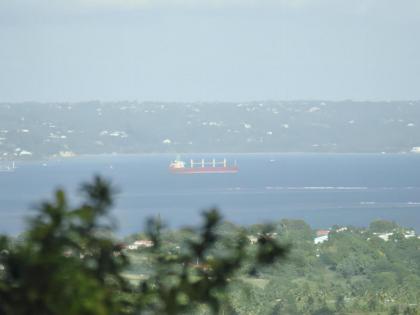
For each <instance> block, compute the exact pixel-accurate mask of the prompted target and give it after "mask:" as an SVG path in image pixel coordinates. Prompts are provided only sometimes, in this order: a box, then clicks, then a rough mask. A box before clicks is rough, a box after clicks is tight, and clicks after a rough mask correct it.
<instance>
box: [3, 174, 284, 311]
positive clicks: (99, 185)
mask: <svg viewBox="0 0 420 315" xmlns="http://www.w3.org/2000/svg"><path fill="white" fill-rule="evenodd" d="M81 191H82V193H83V196H84V201H83V202H82V204H81V205H80V206H79V207H76V208H71V207H70V206H69V203H68V201H67V199H66V196H65V193H64V192H63V191H61V190H58V191H57V192H56V193H55V197H54V200H53V201H52V202H44V203H42V204H41V206H40V207H39V209H38V215H37V216H35V217H34V218H33V219H32V220H30V222H29V227H28V230H27V231H26V233H25V234H24V236H23V237H22V238H21V239H20V240H12V239H10V238H8V237H5V236H3V237H1V238H0V267H1V268H0V314H1V315H3V314H4V315H9V314H13V315H27V314H36V315H50V314H51V315H56V314H63V315H76V314H77V315H107V314H180V313H187V312H193V313H194V310H199V309H202V308H203V307H204V306H206V305H207V306H208V307H209V309H210V310H211V311H212V312H217V311H219V310H220V308H221V306H224V309H229V308H228V304H226V298H225V296H226V289H227V287H228V285H229V282H230V281H231V279H232V278H233V277H234V276H235V274H236V272H237V271H238V270H239V269H241V267H243V265H244V264H245V261H247V262H248V263H247V265H248V266H250V269H249V273H252V271H253V270H254V269H255V268H257V267H260V266H264V265H270V264H272V263H274V262H276V261H277V260H278V259H280V258H282V257H284V256H285V254H286V253H287V248H286V247H285V246H282V245H280V244H279V243H278V242H276V241H275V240H274V239H273V238H271V237H270V234H269V233H270V230H269V229H268V228H267V229H265V230H264V231H263V233H261V234H260V236H259V238H258V243H257V248H256V249H255V250H254V251H249V250H248V249H247V248H248V246H249V242H248V239H247V238H246V236H245V234H244V233H243V232H241V231H237V233H233V232H232V233H229V237H228V238H227V237H223V236H221V235H219V234H218V233H217V230H218V228H219V227H220V225H221V217H220V215H219V214H218V212H217V211H216V210H212V211H209V212H207V213H205V214H204V224H203V226H201V227H200V228H197V229H193V230H191V238H190V239H188V240H187V241H186V245H185V248H184V250H183V251H180V252H179V253H170V252H168V251H167V248H166V247H165V246H164V243H163V241H162V231H161V230H162V225H161V222H160V221H156V220H150V221H149V222H148V224H147V235H148V237H149V238H150V239H151V240H152V241H153V244H154V245H153V247H152V248H151V250H150V253H149V256H150V259H151V266H152V268H153V270H152V273H151V275H150V277H149V278H148V279H146V280H145V281H143V282H142V283H141V284H140V286H139V287H136V286H132V285H130V284H129V283H128V282H127V281H126V280H125V278H124V277H123V276H122V272H123V271H124V270H126V269H127V268H128V267H129V265H130V261H129V259H128V257H127V256H126V254H125V252H124V250H123V247H122V246H121V245H119V243H118V242H117V241H116V240H115V239H114V238H113V237H112V231H113V229H114V223H113V221H112V220H111V219H110V216H109V213H110V208H111V206H112V204H113V202H112V200H113V198H112V192H113V189H112V188H111V185H110V184H109V183H108V182H106V181H104V180H103V179H101V178H99V177H97V178H95V180H94V181H93V183H89V184H85V185H83V186H82V189H81ZM216 244H218V246H217V250H215V249H216ZM250 253H252V254H250ZM197 262H199V264H197Z"/></svg>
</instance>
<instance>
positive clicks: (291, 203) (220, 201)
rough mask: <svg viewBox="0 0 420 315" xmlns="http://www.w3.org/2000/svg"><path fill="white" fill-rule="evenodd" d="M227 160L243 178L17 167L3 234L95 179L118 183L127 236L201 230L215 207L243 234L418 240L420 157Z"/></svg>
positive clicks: (10, 180) (96, 166) (66, 163)
mask: <svg viewBox="0 0 420 315" xmlns="http://www.w3.org/2000/svg"><path fill="white" fill-rule="evenodd" d="M190 157H193V158H194V157H195V158H201V157H203V156H201V155H200V156H191V155H189V156H185V158H186V159H187V158H190ZM208 157H209V158H211V157H213V156H208ZM216 157H217V156H216ZM227 157H228V158H229V159H232V160H233V159H236V160H237V162H238V165H239V167H240V172H239V173H238V174H234V175H232V174H207V175H172V174H170V173H169V172H168V168H167V167H168V164H169V162H170V160H171V159H172V158H173V156H172V155H154V156H100V157H83V158H75V159H65V160H61V161H48V162H47V163H46V164H44V165H43V164H41V163H19V164H18V165H17V166H18V169H17V170H16V172H14V173H0V187H1V189H0V233H4V232H6V233H10V234H17V233H19V232H20V231H22V229H23V228H24V224H25V223H24V222H25V221H24V218H25V217H27V216H29V215H31V213H33V212H34V211H33V209H34V207H35V206H36V203H37V202H39V201H41V200H42V199H45V198H49V196H50V195H51V192H52V189H53V188H55V187H58V186H60V187H64V188H65V189H66V190H67V191H68V192H70V193H71V194H73V196H76V192H77V188H78V186H79V184H80V182H83V181H86V180H88V179H90V178H91V177H92V176H93V174H101V175H104V176H105V177H107V178H109V179H112V181H113V183H114V185H115V186H116V187H117V188H118V189H119V191H120V193H119V194H118V196H117V199H116V201H117V202H116V206H115V208H114V210H113V215H114V216H115V217H116V218H117V219H118V222H119V233H120V234H128V233H131V232H136V231H139V230H141V229H142V228H143V223H144V221H145V218H147V217H150V216H153V215H158V214H159V215H160V217H161V218H162V219H163V220H165V221H166V222H167V223H168V224H169V225H170V226H172V227H177V226H181V225H189V224H194V223H197V222H198V221H199V218H200V212H201V211H202V210H203V209H206V208H209V207H212V206H217V207H218V208H220V209H221V210H222V212H223V213H224V216H225V217H226V218H227V219H228V220H230V221H233V222H237V223H241V224H252V223H260V222H266V221H268V220H280V219H281V218H299V219H304V220H306V221H307V222H308V223H310V224H311V225H312V226H313V227H324V228H326V227H329V226H331V225H333V224H342V225H344V224H351V225H357V226H366V225H367V224H368V223H369V222H370V221H372V220H375V219H379V218H381V219H388V220H395V221H397V222H398V223H400V224H402V225H405V226H411V227H414V228H415V229H416V230H417V231H419V232H420V155H331V154H316V155H315V154H271V155H270V154H265V155H231V156H227ZM219 158H222V157H221V156H219Z"/></svg>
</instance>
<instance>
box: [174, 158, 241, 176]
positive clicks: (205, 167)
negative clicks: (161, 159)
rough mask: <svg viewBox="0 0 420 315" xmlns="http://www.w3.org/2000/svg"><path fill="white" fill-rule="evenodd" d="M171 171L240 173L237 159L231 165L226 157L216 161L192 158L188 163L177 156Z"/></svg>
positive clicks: (186, 172)
mask: <svg viewBox="0 0 420 315" xmlns="http://www.w3.org/2000/svg"><path fill="white" fill-rule="evenodd" d="M169 171H170V172H171V173H173V174H235V173H238V171H239V168H238V166H237V164H236V161H234V163H233V165H231V166H229V165H228V162H227V160H226V159H223V160H222V161H216V159H212V160H210V161H205V160H204V159H201V160H198V161H194V160H190V161H189V163H187V162H185V161H182V160H181V159H179V158H177V159H176V160H175V161H172V162H171V164H169Z"/></svg>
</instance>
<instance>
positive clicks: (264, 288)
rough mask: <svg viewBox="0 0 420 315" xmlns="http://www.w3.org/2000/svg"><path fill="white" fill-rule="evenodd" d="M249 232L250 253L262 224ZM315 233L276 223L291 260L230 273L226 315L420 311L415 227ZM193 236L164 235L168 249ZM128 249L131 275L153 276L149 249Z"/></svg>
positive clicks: (226, 230) (382, 225) (226, 227)
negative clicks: (288, 248)
mask: <svg viewBox="0 0 420 315" xmlns="http://www.w3.org/2000/svg"><path fill="white" fill-rule="evenodd" d="M240 231H243V228H242V227H239V226H235V225H233V224H231V223H225V224H223V225H222V226H221V227H220V228H219V233H221V235H223V236H225V237H227V238H229V237H232V236H234V235H236V234H237V233H238V232H240ZM245 231H246V234H247V237H248V240H249V242H250V244H251V247H250V249H249V250H250V251H251V252H252V250H253V246H254V248H256V243H255V242H256V240H257V237H258V236H260V235H262V234H263V231H262V226H259V225H254V226H251V227H248V228H247V229H246V230H245ZM316 232H317V231H315V230H313V229H311V227H310V226H308V225H307V224H306V223H305V222H303V221H300V220H281V221H279V222H277V223H275V224H273V230H272V231H271V232H270V233H269V236H270V237H272V238H273V239H275V240H276V241H278V242H280V243H282V244H289V245H291V252H290V254H289V256H288V258H287V259H286V260H285V261H281V262H280V263H278V264H275V265H273V266H270V267H266V268H261V269H258V270H256V272H255V273H254V274H253V275H249V273H248V271H249V268H250V266H249V265H245V266H244V267H243V268H242V269H241V271H240V272H239V273H238V274H237V276H236V277H235V278H232V279H231V282H230V286H229V299H228V302H227V304H229V305H230V306H229V309H230V312H227V313H225V314H241V315H242V314H243V315H251V314H270V315H271V314H296V315H298V314H299V315H300V314H320V315H321V314H322V315H326V314H372V315H373V314H420V304H419V303H420V239H419V238H418V237H417V236H416V235H415V234H414V233H413V231H412V230H410V229H406V228H402V227H400V226H398V225H396V224H395V223H392V222H387V221H376V222H372V223H371V224H370V226H369V228H368V229H362V228H354V227H339V226H335V227H332V228H331V229H330V230H325V231H318V232H324V233H326V232H329V233H328V237H326V238H324V241H323V242H320V243H318V244H315V242H314V240H318V239H317V235H316ZM188 235H189V233H188V231H172V232H168V233H166V234H165V238H164V244H165V248H166V250H167V251H168V252H173V253H181V252H182V250H183V244H185V243H184V242H185V240H186V239H188ZM139 238H140V239H141V238H142V235H137V236H132V237H131V238H129V239H128V240H131V241H132V240H134V239H139ZM321 239H322V238H321ZM252 244H254V245H252ZM129 252H130V254H129V255H130V257H131V258H132V259H133V260H132V261H133V264H132V266H131V267H130V269H129V272H128V274H126V276H128V277H129V278H131V279H132V280H133V281H134V282H135V279H139V278H144V277H147V274H148V272H149V270H150V269H152V268H153V266H151V265H148V261H149V259H148V254H147V253H148V250H147V249H146V248H144V247H139V248H138V249H137V250H131V251H129ZM200 267H203V266H202V265H200V263H199V262H198V263H197V268H200ZM232 309H233V310H232ZM195 314H197V313H195ZM202 314H206V312H205V311H203V312H202Z"/></svg>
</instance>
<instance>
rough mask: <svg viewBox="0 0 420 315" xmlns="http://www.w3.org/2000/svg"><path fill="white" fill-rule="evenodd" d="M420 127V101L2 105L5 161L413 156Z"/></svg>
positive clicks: (0, 141)
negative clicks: (195, 155) (116, 156)
mask: <svg viewBox="0 0 420 315" xmlns="http://www.w3.org/2000/svg"><path fill="white" fill-rule="evenodd" d="M419 128H420V102H418V101H417V102H414V101H413V102H352V101H342V102H326V101H325V102H324V101H289V102H278V101H266V102H248V103H217V102H215V103H164V102H128V101H126V102H114V103H111V102H108V103H103V102H86V103H48V104H46V103H19V104H8V103H1V104H0V159H9V160H10V159H24V158H26V159H43V158H49V157H52V156H67V157H68V156H73V155H81V154H110V153H191V152H232V153H242V152H354V153H360V152H376V153H378V152H410V151H415V150H416V149H415V147H420V138H419V134H420V130H419ZM413 148H414V150H413ZM418 150H419V151H420V149H418Z"/></svg>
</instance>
